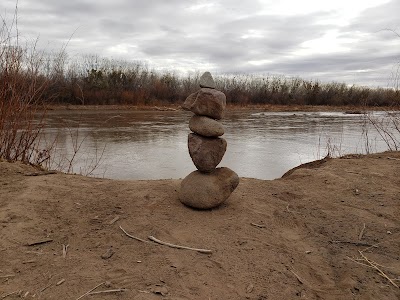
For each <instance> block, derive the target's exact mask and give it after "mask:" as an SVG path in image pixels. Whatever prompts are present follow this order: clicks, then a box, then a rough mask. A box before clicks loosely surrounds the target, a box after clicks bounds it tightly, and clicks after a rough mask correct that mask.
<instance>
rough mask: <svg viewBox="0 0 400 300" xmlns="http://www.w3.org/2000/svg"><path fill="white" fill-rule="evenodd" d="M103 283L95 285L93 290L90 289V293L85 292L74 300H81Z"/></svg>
mask: <svg viewBox="0 0 400 300" xmlns="http://www.w3.org/2000/svg"><path fill="white" fill-rule="evenodd" d="M104 283H105V282H102V283H99V284H98V285H96V286H95V287H94V288H92V289H91V290H90V291H87V292H86V293H84V294H83V295H82V296H79V297H78V298H76V300H79V299H82V298H83V297H85V296H87V295H89V294H90V293H91V292H93V291H94V290H95V289H97V288H98V287H99V286H101V285H103V284H104Z"/></svg>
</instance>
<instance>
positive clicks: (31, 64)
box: [0, 15, 48, 163]
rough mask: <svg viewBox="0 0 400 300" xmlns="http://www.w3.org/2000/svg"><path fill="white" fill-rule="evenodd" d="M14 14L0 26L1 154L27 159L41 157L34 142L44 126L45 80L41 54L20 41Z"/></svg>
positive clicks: (34, 47)
mask: <svg viewBox="0 0 400 300" xmlns="http://www.w3.org/2000/svg"><path fill="white" fill-rule="evenodd" d="M16 18H17V16H16V15H14V19H13V21H12V23H11V24H7V23H6V21H5V19H4V18H2V25H1V27H0V82H1V85H0V158H3V159H6V160H10V161H16V160H20V161H23V162H26V163H37V162H38V161H40V160H43V155H39V152H38V151H37V146H38V144H39V141H40V132H41V130H42V128H43V126H44V117H45V114H46V108H45V106H43V94H44V91H45V90H46V88H47V87H48V80H47V79H46V77H44V76H42V75H41V74H40V72H39V69H40V66H41V64H42V58H43V57H42V55H41V53H40V52H39V51H37V50H36V43H34V44H33V45H32V47H27V46H26V45H21V44H20V41H19V37H18V30H17V29H16Z"/></svg>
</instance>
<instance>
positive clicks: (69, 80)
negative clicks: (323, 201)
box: [0, 28, 400, 107]
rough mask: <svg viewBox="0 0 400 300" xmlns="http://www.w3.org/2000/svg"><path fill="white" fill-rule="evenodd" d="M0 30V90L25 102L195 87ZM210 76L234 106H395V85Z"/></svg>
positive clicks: (95, 101) (132, 101)
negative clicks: (46, 47)
mask: <svg viewBox="0 0 400 300" xmlns="http://www.w3.org/2000/svg"><path fill="white" fill-rule="evenodd" d="M4 33H6V34H4ZM2 34H3V36H4V35H5V39H4V37H3V39H2V40H1V45H2V46H1V49H0V61H1V62H0V64H1V65H0V79H1V80H2V82H4V83H5V84H2V90H3V92H5V90H7V91H11V90H13V91H14V92H17V93H18V94H20V95H25V96H24V97H27V98H29V102H30V103H32V102H36V103H37V100H38V99H39V98H40V99H41V101H42V103H46V104H69V105H135V106H146V105H171V104H175V105H179V104H180V103H182V102H183V101H184V99H185V98H186V97H187V96H188V95H189V94H190V93H192V92H194V91H196V90H197V89H198V87H199V78H200V75H201V74H200V73H199V72H197V73H192V74H189V75H186V76H182V75H179V74H178V73H176V72H174V71H157V70H154V69H151V68H149V67H148V66H147V64H146V63H145V62H141V61H134V62H132V61H130V62H128V61H121V60H115V59H109V58H101V57H99V56H97V55H78V56H74V57H73V58H70V57H69V56H68V54H67V53H66V52H65V51H64V50H63V51H61V52H59V53H44V52H39V51H37V49H35V47H30V46H29V47H24V46H23V45H21V44H20V43H18V42H16V41H15V39H11V38H10V37H9V36H8V37H7V31H5V30H4V28H3V32H2ZM214 77H215V81H216V84H217V88H218V89H219V90H221V91H223V92H224V93H225V94H226V97H227V103H228V104H231V105H236V106H246V105H328V106H379V107H382V106H399V105H400V89H398V86H395V87H394V88H371V87H365V86H355V85H352V86H349V85H347V84H345V83H340V82H331V83H321V82H320V81H318V80H307V79H301V78H298V77H296V78H288V77H285V76H270V75H252V74H241V75H230V74H225V75H215V76H214ZM8 82H12V84H11V85H9V84H7V83H8ZM32 85H33V86H32ZM396 87H397V88H396ZM36 92H39V93H36ZM29 95H32V96H33V98H34V99H32V97H30V96H29ZM3 98H4V97H3ZM2 101H4V100H2Z"/></svg>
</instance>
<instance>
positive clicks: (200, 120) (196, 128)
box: [189, 115, 225, 137]
mask: <svg viewBox="0 0 400 300" xmlns="http://www.w3.org/2000/svg"><path fill="white" fill-rule="evenodd" d="M189 128H190V130H191V131H193V132H194V133H197V134H199V135H202V136H207V137H218V136H221V135H223V134H224V133H225V131H224V127H223V126H222V124H221V123H220V122H218V121H216V120H214V119H211V118H209V117H206V116H197V115H194V116H193V117H191V118H190V120H189Z"/></svg>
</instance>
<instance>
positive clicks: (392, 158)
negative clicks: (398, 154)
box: [386, 157, 400, 160]
mask: <svg viewBox="0 0 400 300" xmlns="http://www.w3.org/2000/svg"><path fill="white" fill-rule="evenodd" d="M386 158H387V159H391V160H400V159H399V158H394V157H386Z"/></svg>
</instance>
